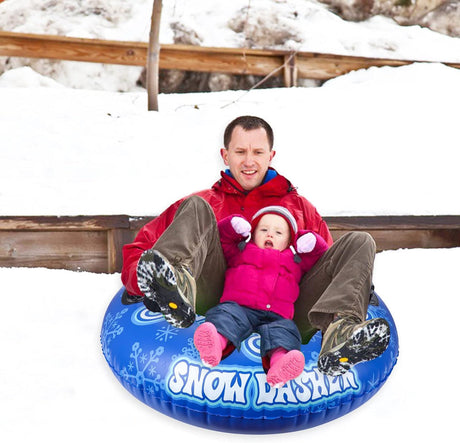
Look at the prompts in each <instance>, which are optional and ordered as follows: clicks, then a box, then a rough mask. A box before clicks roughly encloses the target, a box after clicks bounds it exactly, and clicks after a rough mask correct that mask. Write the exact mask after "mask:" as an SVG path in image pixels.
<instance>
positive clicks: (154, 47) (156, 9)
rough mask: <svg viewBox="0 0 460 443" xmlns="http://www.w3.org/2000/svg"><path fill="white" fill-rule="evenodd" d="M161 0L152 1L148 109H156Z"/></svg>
mask: <svg viewBox="0 0 460 443" xmlns="http://www.w3.org/2000/svg"><path fill="white" fill-rule="evenodd" d="M162 6H163V2H162V0H154V1H153V9H152V19H151V23H150V38H149V49H148V56H147V94H148V110H149V111H158V77H159V71H160V21H161V8H162Z"/></svg>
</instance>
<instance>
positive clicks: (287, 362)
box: [267, 347, 305, 388]
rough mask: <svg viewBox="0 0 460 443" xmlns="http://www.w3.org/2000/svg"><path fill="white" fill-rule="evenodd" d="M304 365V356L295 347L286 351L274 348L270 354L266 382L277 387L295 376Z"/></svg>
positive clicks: (300, 371)
mask: <svg viewBox="0 0 460 443" xmlns="http://www.w3.org/2000/svg"><path fill="white" fill-rule="evenodd" d="M304 367H305V357H304V355H303V354H302V352H300V351H298V350H297V349H294V350H291V351H287V350H286V349H284V348H281V347H280V348H276V349H274V350H273V351H272V353H271V356H270V368H269V370H268V372H267V383H268V384H269V385H270V386H272V387H274V388H279V387H281V386H283V385H284V384H286V383H287V382H288V381H289V380H293V379H294V378H297V377H298V376H299V375H300V374H301V373H302V371H303V369H304Z"/></svg>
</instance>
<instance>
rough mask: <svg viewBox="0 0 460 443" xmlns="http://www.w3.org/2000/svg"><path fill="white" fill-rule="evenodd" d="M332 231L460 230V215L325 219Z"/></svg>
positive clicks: (331, 217)
mask: <svg viewBox="0 0 460 443" xmlns="http://www.w3.org/2000/svg"><path fill="white" fill-rule="evenodd" d="M324 220H325V221H326V223H327V224H328V226H329V228H330V229H344V230H347V231H350V230H354V229H356V230H362V229H372V230H375V229H383V230H391V229H394V230H400V229H404V230H407V229H428V228H429V229H436V230H438V229H460V215H397V216H394V215H377V216H349V217H337V216H335V217H334V216H330V217H324Z"/></svg>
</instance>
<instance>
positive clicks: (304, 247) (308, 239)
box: [297, 232, 316, 254]
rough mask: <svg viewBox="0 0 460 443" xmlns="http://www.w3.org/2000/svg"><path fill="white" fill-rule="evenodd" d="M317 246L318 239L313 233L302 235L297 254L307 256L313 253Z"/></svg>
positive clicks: (298, 242)
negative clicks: (306, 254)
mask: <svg viewBox="0 0 460 443" xmlns="http://www.w3.org/2000/svg"><path fill="white" fill-rule="evenodd" d="M315 246H316V237H315V235H314V234H312V233H311V232H308V233H307V234H304V235H302V236H301V237H299V238H298V239H297V252H300V253H301V254H305V253H308V252H311V251H313V249H315Z"/></svg>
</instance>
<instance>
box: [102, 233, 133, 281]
mask: <svg viewBox="0 0 460 443" xmlns="http://www.w3.org/2000/svg"><path fill="white" fill-rule="evenodd" d="M135 236H136V233H135V232H134V231H130V230H128V229H111V230H109V231H107V272H109V273H112V272H120V271H121V268H122V266H123V255H122V250H123V246H124V245H126V244H128V243H131V242H132V241H133V240H134V237H135Z"/></svg>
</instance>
